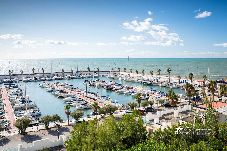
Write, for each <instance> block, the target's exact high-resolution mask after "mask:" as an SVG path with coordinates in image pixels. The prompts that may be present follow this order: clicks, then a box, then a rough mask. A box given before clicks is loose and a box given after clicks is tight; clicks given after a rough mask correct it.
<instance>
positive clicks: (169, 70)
mask: <svg viewBox="0 0 227 151" xmlns="http://www.w3.org/2000/svg"><path fill="white" fill-rule="evenodd" d="M171 71H172V70H171V69H170V68H168V69H167V73H168V75H169V83H170V73H171Z"/></svg>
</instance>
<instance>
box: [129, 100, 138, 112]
mask: <svg viewBox="0 0 227 151" xmlns="http://www.w3.org/2000/svg"><path fill="white" fill-rule="evenodd" d="M128 106H129V107H130V109H131V110H134V109H135V108H136V107H137V103H135V102H129V103H128Z"/></svg>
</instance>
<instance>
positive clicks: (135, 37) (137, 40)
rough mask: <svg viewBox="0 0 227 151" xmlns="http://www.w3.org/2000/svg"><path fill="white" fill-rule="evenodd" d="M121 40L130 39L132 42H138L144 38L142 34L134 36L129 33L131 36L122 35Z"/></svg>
mask: <svg viewBox="0 0 227 151" xmlns="http://www.w3.org/2000/svg"><path fill="white" fill-rule="evenodd" d="M121 40H124V41H132V42H139V41H143V40H145V38H144V37H143V36H135V35H131V36H128V37H126V36H124V37H122V38H121Z"/></svg>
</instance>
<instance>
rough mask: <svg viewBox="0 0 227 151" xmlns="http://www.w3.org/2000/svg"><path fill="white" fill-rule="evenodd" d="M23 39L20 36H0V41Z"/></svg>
mask: <svg viewBox="0 0 227 151" xmlns="http://www.w3.org/2000/svg"><path fill="white" fill-rule="evenodd" d="M22 37H23V35H22V34H4V35H0V39H3V40H17V39H21V38H22Z"/></svg>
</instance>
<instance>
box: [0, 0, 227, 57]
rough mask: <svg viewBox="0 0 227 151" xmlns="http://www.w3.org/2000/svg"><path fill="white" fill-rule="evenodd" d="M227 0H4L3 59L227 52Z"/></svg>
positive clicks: (0, 14)
mask: <svg viewBox="0 0 227 151" xmlns="http://www.w3.org/2000/svg"><path fill="white" fill-rule="evenodd" d="M226 18H227V1H221V0H216V1H210V0H200V1H198V0H190V1H187V0H171V1H170V0H133V1H132V0H92V1H91V0H83V1H82V0H81V1H79V0H74V1H70V0H66V1H56V0H55V1H51V0H36V1H35V0H32V1H31V0H27V1H25V0H24V1H23V0H15V1H11V0H1V1H0V52H1V54H2V55H0V58H1V59H12V58H15V59H18V58H68V57H70V58H73V57H127V56H131V57H145V58H148V57H161V58H163V57H164V58H165V57H183V58H185V57H186V58H188V57H201V58H204V57H224V58H226V57H227V30H226V29H227V19H226Z"/></svg>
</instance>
